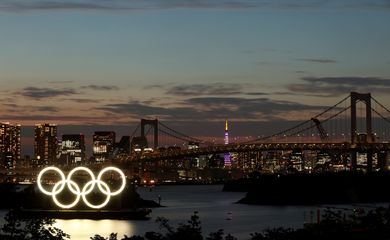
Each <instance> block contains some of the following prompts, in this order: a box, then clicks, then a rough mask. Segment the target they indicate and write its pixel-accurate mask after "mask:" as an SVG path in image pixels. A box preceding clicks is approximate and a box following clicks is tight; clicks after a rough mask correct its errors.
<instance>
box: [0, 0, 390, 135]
mask: <svg viewBox="0 0 390 240" xmlns="http://www.w3.org/2000/svg"><path fill="white" fill-rule="evenodd" d="M389 22H390V1H379V0H377V1H357V0H354V1H347V0H340V1H331V0H329V1H298V0H296V1H287V0H285V1H284V0H281V1H265V0H258V1H249V0H247V1H233V0H213V1H212V0H200V1H195V0H181V1H175V0H155V1H152V0H150V1H139V0H133V1H130V0H129V1H126V0H114V1H106V0H98V1H92V0H84V1H75V0H73V1H65V2H64V1H53V0H46V1H39V0H31V1H22V0H12V1H11V0H3V1H1V2H0V46H1V53H0V73H1V74H0V83H1V89H0V93H1V95H0V100H1V102H0V121H9V122H13V123H21V124H22V125H25V126H32V125H34V124H35V123H37V122H54V123H57V124H59V125H63V126H65V125H67V126H68V125H77V126H83V125H88V126H95V125H96V126H97V127H96V128H110V127H111V128H114V126H118V125H120V126H129V132H132V129H131V126H134V125H136V124H137V123H138V121H139V119H140V118H142V117H144V118H154V117H158V118H159V119H161V120H163V121H164V122H167V123H169V122H171V123H172V124H171V125H173V127H175V125H180V127H182V128H183V129H185V126H186V124H187V126H191V127H189V130H190V131H193V132H194V134H195V133H196V132H197V133H199V134H200V135H207V134H209V135H216V136H217V135H219V134H220V133H219V131H217V130H215V129H216V128H215V126H219V125H220V126H221V131H223V122H224V119H226V118H228V119H230V120H231V121H232V122H236V123H237V126H245V124H247V126H249V125H250V126H255V125H254V124H255V123H267V122H268V123H270V122H271V123H272V122H288V121H299V120H306V119H307V118H310V116H312V115H315V113H318V112H319V111H321V109H324V108H326V107H327V106H329V105H333V104H334V103H336V102H337V101H338V100H340V99H342V98H343V97H345V96H346V95H348V94H349V92H350V91H360V92H371V93H372V94H373V95H374V96H375V97H376V98H377V99H378V100H380V101H381V102H383V103H385V104H386V103H388V102H389V100H390V97H389V96H388V92H389V90H390V27H389V24H388V23H389ZM292 111H294V112H297V111H298V112H301V113H302V114H299V115H297V114H295V115H293V114H291V112H292ZM238 123H239V124H238ZM193 126H199V129H196V128H195V129H194V127H193ZM209 126H212V127H211V128H210V129H208V130H207V128H208V127H209ZM274 127H275V129H278V126H274ZM69 129H70V128H69ZM69 129H68V128H67V131H69ZM74 129H76V130H75V131H81V130H80V129H82V128H80V127H75V128H74ZM232 129H234V127H232ZM97 130H98V129H97ZM64 131H65V130H64ZM202 131H204V132H202ZM235 131H236V134H237V135H240V134H241V135H245V134H247V133H248V131H253V128H252V130H249V129H248V128H246V127H242V129H241V130H240V129H237V128H236V130H235ZM259 131H260V130H259ZM27 132H29V131H27ZM123 134H128V133H123ZM27 135H28V134H27ZM118 135H122V134H121V133H119V134H118ZM221 137H222V134H221Z"/></svg>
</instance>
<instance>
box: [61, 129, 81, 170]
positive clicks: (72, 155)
mask: <svg viewBox="0 0 390 240" xmlns="http://www.w3.org/2000/svg"><path fill="white" fill-rule="evenodd" d="M84 160H85V138H84V134H64V135H62V141H61V154H60V163H62V164H65V165H69V164H80V163H82V162H84Z"/></svg>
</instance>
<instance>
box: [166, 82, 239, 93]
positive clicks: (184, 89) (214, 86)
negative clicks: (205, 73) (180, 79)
mask: <svg viewBox="0 0 390 240" xmlns="http://www.w3.org/2000/svg"><path fill="white" fill-rule="evenodd" d="M242 89H243V86H242V84H234V83H209V84H184V85H178V86H173V87H171V88H169V89H168V90H167V91H166V93H167V94H169V95H175V96H202V95H213V96H218V95H237V94H242Z"/></svg>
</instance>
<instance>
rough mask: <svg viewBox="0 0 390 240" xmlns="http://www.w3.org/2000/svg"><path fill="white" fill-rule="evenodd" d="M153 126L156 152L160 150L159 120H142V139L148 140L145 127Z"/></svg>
mask: <svg viewBox="0 0 390 240" xmlns="http://www.w3.org/2000/svg"><path fill="white" fill-rule="evenodd" d="M148 125H149V126H152V127H153V130H154V131H153V138H154V141H153V148H154V150H156V149H157V148H158V120H157V119H154V120H149V119H141V138H144V139H146V136H145V126H148Z"/></svg>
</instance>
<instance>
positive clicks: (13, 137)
mask: <svg viewBox="0 0 390 240" xmlns="http://www.w3.org/2000/svg"><path fill="white" fill-rule="evenodd" d="M20 128H21V127H20V125H12V124H10V123H0V160H1V163H0V164H1V165H2V166H4V167H5V168H6V169H7V170H9V171H12V170H13V169H15V166H16V163H17V162H19V161H20V148H21V147H20Z"/></svg>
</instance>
